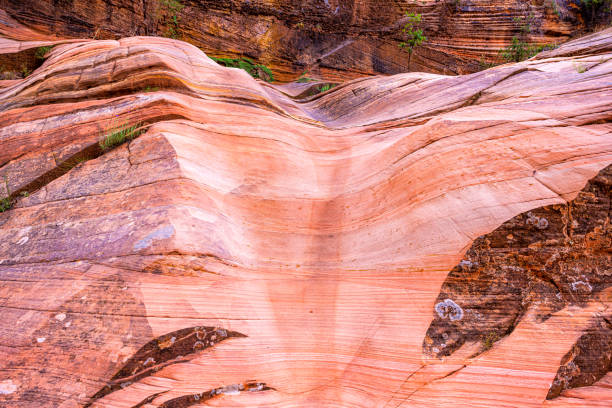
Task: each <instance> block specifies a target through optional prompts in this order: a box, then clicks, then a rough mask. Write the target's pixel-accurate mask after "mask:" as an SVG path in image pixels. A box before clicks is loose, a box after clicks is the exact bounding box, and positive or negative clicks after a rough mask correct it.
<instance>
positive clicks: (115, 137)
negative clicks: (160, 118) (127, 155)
mask: <svg viewBox="0 0 612 408" xmlns="http://www.w3.org/2000/svg"><path fill="white" fill-rule="evenodd" d="M142 132H143V129H142V126H141V124H140V123H137V124H135V125H130V124H129V123H128V122H125V123H122V124H120V125H117V126H111V128H110V129H109V130H108V131H107V132H106V134H105V135H104V138H103V139H102V140H101V141H100V149H102V150H103V151H108V150H111V149H112V148H114V147H116V146H119V145H120V144H123V143H125V142H127V141H129V140H132V139H135V138H136V137H138V136H140V134H141V133H142Z"/></svg>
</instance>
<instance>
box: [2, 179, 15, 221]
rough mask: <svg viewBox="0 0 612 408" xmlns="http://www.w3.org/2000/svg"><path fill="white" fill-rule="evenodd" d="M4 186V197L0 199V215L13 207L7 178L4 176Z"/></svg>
mask: <svg viewBox="0 0 612 408" xmlns="http://www.w3.org/2000/svg"><path fill="white" fill-rule="evenodd" d="M4 186H5V187H6V197H4V198H2V199H0V213H3V212H5V211H8V210H10V209H11V207H13V200H11V190H10V189H9V184H8V178H7V177H6V175H5V176H4Z"/></svg>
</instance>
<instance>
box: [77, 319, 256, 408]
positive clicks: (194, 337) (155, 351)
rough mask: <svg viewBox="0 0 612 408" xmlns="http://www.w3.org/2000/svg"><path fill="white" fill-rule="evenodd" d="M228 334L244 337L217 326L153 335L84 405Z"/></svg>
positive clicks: (192, 354) (190, 355) (194, 354)
mask: <svg viewBox="0 0 612 408" xmlns="http://www.w3.org/2000/svg"><path fill="white" fill-rule="evenodd" d="M232 337H246V336H245V335H244V334H241V333H238V332H234V331H227V330H225V329H221V328H217V327H203V326H195V327H188V328H185V329H181V330H177V331H173V332H171V333H167V334H164V335H163V336H160V337H157V338H155V339H154V340H151V341H150V342H148V343H147V344H145V345H144V346H142V347H141V348H140V350H138V351H137V352H136V354H134V355H133V356H132V357H131V358H130V359H129V360H128V361H127V362H126V363H125V364H124V366H123V367H122V368H121V369H120V370H119V371H118V372H117V373H116V374H115V375H114V376H113V377H112V378H111V379H110V381H109V382H108V383H107V385H105V386H104V387H103V388H102V389H101V390H99V391H98V392H97V393H96V394H94V396H93V397H91V400H90V402H89V403H88V404H87V405H85V407H89V406H91V404H93V402H95V401H96V400H99V399H101V398H103V397H105V396H106V395H108V394H110V393H112V392H115V391H117V390H120V389H122V388H125V387H127V386H129V385H131V384H133V383H135V382H138V381H140V380H142V379H143V378H146V377H149V376H151V375H153V374H155V373H156V372H158V371H159V370H161V369H163V368H165V367H168V366H170V365H172V364H177V363H184V362H187V361H190V360H192V359H194V358H195V357H197V356H198V355H199V354H200V352H201V351H202V350H205V349H207V348H210V347H213V346H214V345H215V344H217V343H220V342H222V341H223V340H226V339H228V338H232ZM169 406H173V405H169ZM177 406H180V405H177ZM185 406H187V405H185Z"/></svg>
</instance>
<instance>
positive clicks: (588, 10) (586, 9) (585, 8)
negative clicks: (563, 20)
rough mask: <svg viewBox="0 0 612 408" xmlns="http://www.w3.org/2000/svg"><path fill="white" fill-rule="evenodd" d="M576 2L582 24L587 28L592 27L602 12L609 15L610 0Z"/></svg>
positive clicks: (611, 0) (611, 1)
mask: <svg viewBox="0 0 612 408" xmlns="http://www.w3.org/2000/svg"><path fill="white" fill-rule="evenodd" d="M578 3H579V5H580V13H581V14H582V17H583V19H584V24H585V25H586V26H587V28H589V29H593V28H594V26H595V22H596V20H601V17H602V14H603V15H607V16H608V18H609V16H610V12H611V10H610V5H611V3H612V0H581V1H579V2H578Z"/></svg>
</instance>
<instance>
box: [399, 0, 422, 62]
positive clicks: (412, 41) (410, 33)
mask: <svg viewBox="0 0 612 408" xmlns="http://www.w3.org/2000/svg"><path fill="white" fill-rule="evenodd" d="M406 15H407V16H408V22H407V23H406V25H404V28H403V29H402V32H403V33H404V36H405V37H406V40H405V41H402V42H401V43H400V44H399V47H400V48H404V49H407V50H408V64H410V59H411V58H412V52H413V51H414V49H415V48H416V47H418V46H419V45H421V44H422V43H424V42H425V41H427V37H425V36H424V35H423V30H422V29H420V28H417V26H418V25H419V24H420V23H421V15H420V14H414V13H409V12H407V11H406Z"/></svg>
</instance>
